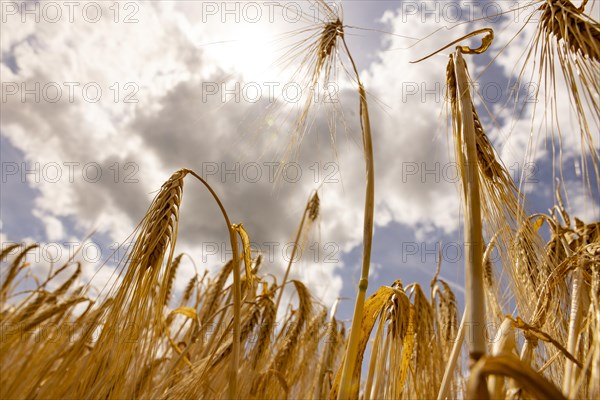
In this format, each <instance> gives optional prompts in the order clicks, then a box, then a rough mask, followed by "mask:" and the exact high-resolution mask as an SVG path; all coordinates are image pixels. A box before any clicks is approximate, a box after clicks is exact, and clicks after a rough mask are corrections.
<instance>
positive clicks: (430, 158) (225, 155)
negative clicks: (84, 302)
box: [0, 0, 600, 318]
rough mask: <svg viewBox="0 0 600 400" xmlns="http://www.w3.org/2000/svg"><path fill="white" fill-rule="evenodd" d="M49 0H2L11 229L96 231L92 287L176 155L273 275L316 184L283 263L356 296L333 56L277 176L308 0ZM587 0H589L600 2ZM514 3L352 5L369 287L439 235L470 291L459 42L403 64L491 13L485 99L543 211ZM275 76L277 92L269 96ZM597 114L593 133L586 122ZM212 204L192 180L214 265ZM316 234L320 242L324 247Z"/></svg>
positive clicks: (176, 163)
mask: <svg viewBox="0 0 600 400" xmlns="http://www.w3.org/2000/svg"><path fill="white" fill-rule="evenodd" d="M46 3H47V4H44V2H42V3H40V4H39V5H38V6H35V4H34V3H28V7H30V9H29V10H32V11H31V12H30V13H24V12H23V11H24V10H22V9H20V8H17V9H14V8H11V7H12V6H10V7H9V6H7V5H6V4H5V3H3V9H2V12H3V16H2V18H3V24H2V39H1V42H0V45H1V57H2V62H1V64H0V73H1V80H2V85H3V86H2V91H3V98H2V116H1V124H0V133H1V139H0V157H1V162H2V190H1V193H0V202H1V206H0V220H1V221H2V233H1V240H2V242H3V246H4V245H5V244H6V243H10V242H15V241H22V240H25V241H33V242H39V243H40V244H42V247H43V248H45V249H46V250H48V251H51V250H55V249H56V248H60V249H62V251H63V252H65V253H64V254H67V252H66V250H67V249H68V248H69V246H72V244H73V243H84V240H85V239H86V238H87V237H88V235H90V234H92V233H94V234H93V236H92V237H91V238H90V239H88V243H92V244H89V245H88V246H87V250H88V253H87V259H88V261H90V262H89V265H90V267H89V269H87V270H86V269H84V272H85V273H84V275H83V278H82V279H90V278H91V277H92V276H94V274H95V271H96V268H98V267H99V266H100V265H102V264H104V262H105V261H107V260H108V262H107V263H106V266H104V267H103V268H102V270H103V271H104V272H103V273H100V274H98V275H95V277H94V279H95V280H96V281H95V282H97V286H99V287H102V285H103V284H104V283H105V280H106V279H108V276H110V269H111V268H112V267H111V265H112V264H114V263H113V261H114V259H115V257H114V256H113V255H112V254H111V253H112V251H113V250H114V249H115V248H116V244H123V243H127V241H128V239H127V238H128V235H129V234H130V233H131V231H132V230H133V229H134V228H135V226H136V225H137V223H138V222H139V220H140V219H141V218H142V217H143V215H144V212H145V210H146V209H147V207H148V206H149V204H150V201H151V199H152V196H153V194H154V193H156V190H157V189H158V188H159V187H160V185H161V183H162V182H164V181H165V180H166V179H167V178H168V176H169V175H170V174H171V173H172V172H174V171H175V170H177V169H179V168H183V167H186V168H191V169H193V170H195V171H197V172H199V173H202V174H203V175H204V176H205V177H206V178H207V180H208V181H209V183H211V184H212V185H213V186H214V189H215V190H216V191H217V192H218V193H219V194H220V196H221V197H222V200H223V202H224V204H225V206H226V208H227V209H228V210H229V213H230V216H231V217H232V219H233V220H234V221H235V222H243V223H244V226H245V227H246V229H247V231H248V232H249V234H250V236H251V238H252V240H253V242H255V244H256V247H257V248H260V249H261V250H262V251H263V253H267V254H268V255H269V256H270V255H272V256H273V257H269V258H268V259H269V261H268V262H266V263H265V271H266V272H272V273H275V274H278V276H281V274H282V271H283V269H284V268H285V266H286V258H285V252H286V250H287V249H289V246H288V245H289V243H290V242H291V241H292V240H293V237H294V236H295V230H296V227H297V224H298V223H299V220H300V217H301V212H302V210H303V208H304V204H305V202H306V199H307V198H308V196H309V194H310V193H311V191H312V190H314V189H316V188H317V187H320V192H319V193H320V196H321V199H322V209H321V217H320V220H319V223H318V224H317V225H316V226H315V227H313V229H312V232H311V235H310V237H309V239H308V243H307V247H308V248H309V250H305V252H304V254H305V257H304V258H302V259H301V260H300V262H298V263H296V264H295V265H294V267H293V273H292V276H293V277H296V278H301V279H303V280H305V281H306V282H308V284H309V286H310V287H311V289H313V292H314V293H315V295H316V296H317V298H319V299H320V300H321V301H323V302H324V303H327V304H331V302H332V301H333V300H334V299H335V298H336V297H338V296H345V297H352V298H353V297H354V293H355V286H356V285H355V283H356V281H357V279H358V275H359V265H360V257H361V253H362V248H361V235H362V202H363V197H364V193H363V191H364V188H363V185H364V183H363V182H364V163H363V161H362V155H361V150H360V145H359V144H360V136H359V135H360V131H359V129H360V128H359V125H358V116H357V105H358V99H357V97H356V94H355V89H354V88H353V86H352V82H350V81H349V80H348V78H347V76H346V74H345V73H344V71H343V69H340V70H339V73H338V75H339V76H338V80H337V81H336V82H335V83H336V86H335V91H334V92H335V94H336V95H337V96H339V97H336V100H339V102H337V103H335V105H333V106H332V104H327V103H326V102H321V103H318V104H316V105H314V106H313V107H312V112H313V113H312V114H311V117H310V122H311V127H312V129H311V130H310V131H309V132H308V133H307V134H306V136H305V138H304V140H303V142H302V145H301V146H300V149H299V151H298V156H297V158H294V159H289V160H286V164H283V165H285V166H286V167H287V168H286V172H287V175H284V177H283V179H282V182H280V183H279V184H278V185H275V184H274V182H273V179H271V175H270V174H271V172H272V171H273V165H274V164H273V163H275V162H278V161H280V160H281V154H282V151H283V150H284V149H285V147H286V145H287V143H289V141H290V135H289V132H290V131H292V130H293V129H292V128H291V124H292V123H293V121H294V118H295V116H296V115H297V111H298V107H299V105H300V104H302V103H299V102H298V103H296V102H293V101H291V100H290V99H289V98H290V97H293V95H290V93H289V92H288V93H287V97H286V93H285V92H284V91H283V90H282V88H284V87H286V85H288V86H289V87H292V89H293V88H294V87H300V88H303V86H302V85H303V84H304V83H305V82H306V81H305V80H302V79H298V76H293V75H292V74H291V72H293V68H291V69H290V68H285V64H284V63H281V62H278V60H281V59H282V57H284V56H285V48H286V46H288V45H289V44H290V43H293V42H294V41H296V40H298V38H300V37H301V36H298V34H297V35H296V36H292V37H291V39H289V38H287V37H286V36H284V34H285V33H286V32H291V31H298V30H299V29H302V28H304V27H307V26H311V23H312V22H314V21H311V18H312V16H313V15H314V10H315V9H314V8H311V5H310V3H308V2H306V1H298V2H281V3H280V4H278V5H277V6H275V8H273V9H271V8H270V7H271V6H268V5H267V3H266V2H256V3H252V4H254V6H252V7H254V8H248V6H247V4H248V3H236V2H229V3H228V4H229V6H228V7H231V8H229V9H228V10H229V12H228V13H227V12H225V11H226V10H224V9H223V4H224V3H222V2H208V1H204V2H201V1H185V2H166V1H163V2H153V3H150V2H139V3H138V2H128V1H123V2H120V3H115V4H116V6H115V5H114V4H113V3H112V2H111V3H108V2H106V3H105V2H90V3H89V4H90V5H89V7H87V8H85V10H86V11H85V12H87V14H86V13H84V12H83V9H84V7H83V6H81V9H75V10H72V12H73V13H72V15H71V17H72V21H71V20H69V14H68V12H69V9H68V7H67V6H66V5H65V4H63V3H61V2H53V5H52V6H48V4H49V3H48V2H46ZM436 4H437V5H436ZM111 5H113V8H110V6H111ZM17 6H18V7H21V6H19V5H18V4H17ZM594 6H595V7H596V9H595V10H593V9H592V10H591V12H592V15H593V14H594V12H595V13H597V12H598V7H597V5H594V3H593V2H592V4H591V5H590V7H594ZM7 7H8V8H7ZM36 7H38V8H36ZM52 7H54V8H52ZM236 7H237V8H236ZM509 8H510V5H509V4H508V2H489V1H481V2H476V4H474V3H473V2H439V3H438V2H432V1H428V2H408V1H405V2H400V1H366V0H355V1H347V2H343V10H344V11H343V16H344V23H345V24H347V25H349V27H347V28H346V40H347V42H348V46H349V47H350V51H351V52H352V54H353V56H354V57H355V58H356V60H357V64H358V67H359V70H360V73H361V78H362V80H363V81H364V83H365V86H366V88H367V91H368V93H369V100H370V109H371V113H372V124H373V140H374V146H375V162H376V215H375V219H376V220H375V223H376V227H375V236H374V248H373V257H372V264H373V267H372V276H371V281H370V287H369V292H372V291H374V290H375V289H376V288H377V287H378V286H380V285H386V284H387V285H389V284H391V283H392V282H393V281H394V280H396V279H401V280H402V281H403V282H404V283H405V284H407V283H411V282H420V283H421V284H422V285H424V287H425V288H427V287H428V285H429V281H430V280H431V278H432V276H433V274H434V272H435V267H436V259H435V253H436V250H437V246H440V244H439V243H441V246H442V250H443V255H444V257H443V263H442V272H441V275H442V276H443V277H444V278H445V279H446V280H447V281H449V282H451V283H452V284H453V288H454V289H455V291H456V293H457V295H458V297H459V298H460V297H461V290H462V289H461V288H462V285H463V274H462V268H463V267H462V261H463V260H462V258H461V257H460V254H458V256H456V253H455V252H454V251H455V250H456V251H460V240H461V239H460V238H461V236H460V225H461V218H462V214H461V212H460V198H459V196H458V193H459V191H458V186H457V183H456V181H455V180H454V179H453V178H452V177H453V175H452V171H453V169H452V168H453V166H452V157H453V156H452V147H451V145H452V143H451V141H450V134H449V132H448V128H447V123H446V119H445V114H444V113H445V108H444V98H443V86H444V80H445V64H446V62H447V55H448V54H449V51H450V50H446V51H444V52H442V53H441V54H440V55H437V56H434V57H432V58H431V59H429V60H427V61H424V62H422V63H420V64H416V65H413V64H409V61H411V60H415V59H418V58H420V57H422V56H424V55H426V54H428V53H429V52H431V51H433V50H436V49H437V48H439V47H441V46H443V45H445V44H447V43H449V42H451V41H452V40H454V39H456V38H458V37H460V36H462V35H464V34H465V33H467V32H470V31H472V30H475V29H479V28H482V27H487V26H490V27H493V28H494V29H495V30H496V40H495V42H494V45H493V46H492V48H491V49H490V50H489V52H488V53H486V54H484V55H481V56H470V57H468V58H467V62H469V67H470V71H471V75H472V77H473V78H474V79H476V80H477V82H478V85H479V88H480V91H479V93H480V94H481V96H482V97H483V99H484V100H485V102H486V105H487V107H488V109H489V110H490V113H488V112H487V111H486V109H485V108H484V107H482V106H481V103H480V101H479V100H477V102H478V110H479V113H480V116H481V119H482V122H483V124H484V126H485V127H486V130H487V134H488V136H489V137H490V139H491V141H492V143H493V144H494V146H495V149H496V151H497V153H498V154H499V155H500V157H501V159H502V160H503V161H504V163H505V165H506V166H507V167H508V168H509V172H510V173H511V174H512V175H513V176H515V177H516V178H519V176H520V173H521V172H523V171H524V174H525V175H526V177H527V185H526V187H525V188H526V193H527V196H528V207H529V210H530V211H531V212H546V211H547V210H548V208H550V207H551V206H552V204H553V190H554V189H553V173H552V168H553V165H552V164H553V163H552V140H553V137H554V138H555V132H552V131H550V132H548V133H544V132H543V131H542V132H541V133H540V132H538V131H537V127H539V126H540V116H539V112H538V114H537V115H533V104H534V103H531V102H529V100H532V99H531V94H532V92H531V89H532V88H535V86H534V85H535V84H536V82H535V80H530V79H525V81H524V82H522V86H521V87H520V89H519V90H518V93H519V99H520V100H519V102H518V104H519V107H516V109H514V108H513V107H512V106H511V105H512V104H513V103H512V102H511V101H509V100H510V96H509V93H510V88H511V87H513V85H514V82H515V80H516V78H517V75H518V74H519V72H520V68H521V66H522V65H521V64H520V63H522V58H521V56H522V55H523V53H524V52H526V51H527V50H528V49H529V46H530V43H529V40H530V38H531V33H532V29H533V28H534V27H535V26H534V25H533V24H530V25H531V26H528V29H525V31H524V32H523V33H522V34H521V35H519V36H518V37H517V38H516V39H514V40H512V42H511V44H510V46H508V47H507V48H506V49H505V50H503V49H504V47H505V46H506V45H507V43H508V42H510V41H511V39H512V38H513V36H514V35H515V34H516V32H517V31H518V30H519V29H520V28H521V27H522V26H523V24H524V23H525V15H526V14H522V15H517V14H515V13H511V14H508V15H506V16H504V17H500V18H496V17H492V15H493V14H494V12H495V10H499V9H502V10H503V11H507V10H508V9H509ZM97 9H100V10H101V12H100V14H97V13H96V14H95V13H94V12H96V11H97ZM298 9H300V10H303V13H304V14H303V17H304V18H303V19H302V20H300V21H295V17H294V13H293V12H292V13H291V14H289V13H288V14H283V13H282V11H283V10H287V11H288V12H289V10H292V11H294V10H298ZM459 9H460V10H461V15H460V17H461V18H460V20H461V21H463V20H468V19H477V18H481V17H488V18H484V19H482V20H479V21H474V22H470V23H466V24H461V25H459V26H457V27H455V28H453V29H448V28H449V27H451V26H453V23H454V22H455V21H457V20H459V18H458V17H459V16H458V15H456V12H457V10H459ZM56 10H60V16H58V14H56ZM257 10H260V12H261V15H262V17H261V18H257V14H256V11H257ZM530 11H531V10H530ZM269 12H272V15H270V14H269ZM36 13H38V15H36ZM271 17H272V18H271ZM36 18H37V19H39V22H38V21H36ZM353 27H354V28H353ZM355 27H360V28H362V29H358V28H355ZM415 38H419V39H422V40H421V41H417V40H415ZM477 40H478V39H473V40H472V43H476V41H477ZM502 50H503V51H502ZM500 51H502V56H501V57H498V58H497V59H494V60H493V57H494V56H495V55H497V54H498V53H499V52H500ZM492 60H493V62H491V61H492ZM295 62H296V63H297V62H298V60H296V61H295ZM490 62H491V64H490ZM294 65H297V64H293V63H292V67H293V66H294ZM344 65H346V67H347V66H348V64H347V61H345V64H344ZM488 65H489V66H488ZM524 76H525V77H526V78H527V77H530V75H527V74H525V75H524ZM534 77H535V75H534ZM290 83H293V84H294V85H290ZM23 85H25V86H23ZM36 85H39V86H36ZM38 87H39V89H38ZM271 88H273V91H274V92H273V93H274V96H275V98H276V99H277V101H271V100H272V99H271V98H270V96H269V95H270V94H271V92H269V90H271ZM24 89H27V90H29V92H23V90H24ZM318 91H322V92H319V95H320V98H321V99H324V98H325V97H326V95H327V94H328V93H326V92H325V91H324V88H323V87H321V88H318ZM27 93H29V94H27ZM59 93H60V95H61V96H60V99H57V98H58V94H59ZM257 94H259V96H257ZM36 96H37V97H39V98H36ZM533 100H535V99H533ZM557 102H558V103H560V106H559V107H560V109H559V111H560V117H559V118H560V119H561V128H562V129H563V132H567V134H566V135H565V134H564V133H563V140H562V145H563V158H562V161H560V162H558V164H557V165H559V166H562V168H563V171H564V177H565V180H566V182H567V184H566V191H565V193H564V194H565V197H566V200H567V206H568V209H569V211H570V212H571V213H572V214H573V215H578V216H581V218H583V219H584V220H585V221H587V222H591V220H592V219H594V220H598V218H599V205H598V198H599V197H600V196H599V195H598V188H597V187H595V186H594V184H592V188H591V192H592V193H589V192H586V190H585V188H584V186H583V185H582V184H581V176H580V174H579V175H578V168H580V167H578V165H580V164H581V163H580V162H579V161H578V160H579V154H580V153H579V151H580V143H579V137H578V135H576V134H572V133H571V131H572V128H573V126H574V125H573V122H572V121H573V118H572V112H571V111H570V110H569V106H568V97H567V92H566V91H565V90H564V88H561V87H560V86H559V88H558V91H557ZM542 105H543V100H541V103H538V107H541V108H543V107H542ZM520 106H522V110H521V109H520ZM490 114H491V115H493V116H494V118H492V117H491V116H490ZM288 116H289V117H288ZM332 119H334V120H335V121H336V122H337V123H336V127H337V130H336V136H335V146H332V144H331V139H330V127H329V125H328V123H329V122H330V121H331V120H332ZM532 121H533V122H532ZM532 126H534V127H536V128H535V129H533V132H534V135H533V136H532V137H533V141H532V142H531V143H530V144H529V145H528V143H529V140H530V132H532V128H531V127H532ZM593 128H594V129H595V130H596V137H595V138H596V139H598V135H597V132H598V126H597V124H596V125H595V127H594V126H593ZM554 140H555V143H557V142H556V138H555V139H554ZM528 146H530V147H529V149H528ZM597 149H598V142H596V150H597ZM36 168H37V170H36ZM25 170H33V172H30V173H26V171H25ZM36 171H37V172H36ZM217 212H218V210H217V208H216V206H215V205H214V204H213V203H212V202H211V199H210V197H209V196H208V194H207V193H205V192H204V191H203V189H202V188H201V187H200V185H198V184H197V183H196V182H193V181H189V182H188V181H186V186H185V189H184V200H183V205H182V222H181V226H180V232H179V239H178V246H179V247H178V249H179V250H180V251H184V252H187V253H189V254H190V255H191V256H192V258H194V260H195V263H196V268H197V269H199V270H202V269H204V268H208V269H210V270H213V271H214V270H215V269H216V268H217V267H218V265H219V264H220V263H221V262H223V260H225V259H226V256H227V254H228V253H227V245H225V244H224V243H225V242H226V232H225V231H224V228H223V226H222V221H221V219H220V216H219V215H218V214H217ZM311 246H312V247H311ZM310 249H312V253H311V250H310ZM94 251H96V253H98V252H99V253H98V254H96V253H95V252H94ZM315 251H316V252H317V253H318V254H319V255H320V256H321V257H319V258H318V259H317V260H316V261H317V262H315V259H314V257H313V256H314V255H315ZM270 252H271V253H270ZM324 257H325V258H326V259H325V260H324V259H323V258H324ZM39 258H40V263H39V265H38V266H37V267H36V271H37V272H40V273H43V272H44V270H45V269H46V268H48V264H49V263H48V261H49V260H51V259H52V257H51V256H49V255H44V254H42V253H40V257H39ZM193 270H194V269H193V266H192V265H191V263H190V264H189V265H188V268H187V269H185V268H184V269H183V270H182V273H181V277H180V278H179V279H178V281H177V282H178V287H180V288H181V287H183V286H184V285H185V283H186V282H187V279H189V277H190V276H191V275H192V274H193ZM103 279H104V281H103ZM426 291H427V289H426ZM352 304H353V300H350V301H345V302H343V303H342V306H341V308H340V310H339V313H340V316H341V317H342V318H349V316H350V310H351V308H352ZM507 311H510V310H507Z"/></svg>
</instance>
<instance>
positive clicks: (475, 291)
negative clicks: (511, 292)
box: [453, 49, 486, 361]
mask: <svg viewBox="0 0 600 400" xmlns="http://www.w3.org/2000/svg"><path fill="white" fill-rule="evenodd" d="M453 63H454V71H455V74H456V92H457V98H458V104H457V107H456V114H455V116H454V117H455V119H457V121H458V124H459V126H460V130H459V131H458V136H457V137H456V138H455V140H456V153H457V155H458V157H459V158H458V160H459V164H460V166H461V167H460V169H461V172H462V182H463V194H464V205H465V221H464V222H465V275H466V294H465V301H466V303H467V304H469V317H468V319H467V322H466V323H467V326H469V327H470V328H471V329H473V331H472V332H471V333H472V338H473V341H472V343H471V344H470V346H471V348H470V357H471V360H472V361H477V360H478V359H479V358H480V357H481V356H483V355H484V354H485V348H486V345H485V333H484V326H485V293H484V290H483V288H484V283H483V267H482V262H483V234H482V225H481V201H480V197H479V170H478V168H477V142H476V133H475V124H474V117H473V106H472V104H473V103H472V100H471V95H470V87H469V82H468V78H467V72H466V68H467V66H466V63H465V61H464V59H463V57H462V51H461V50H460V49H458V50H457V51H456V52H455V53H454V58H453Z"/></svg>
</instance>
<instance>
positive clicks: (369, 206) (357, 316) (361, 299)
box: [338, 39, 375, 400]
mask: <svg viewBox="0 0 600 400" xmlns="http://www.w3.org/2000/svg"><path fill="white" fill-rule="evenodd" d="M343 43H344V46H345V48H346V52H347V53H348V57H349V58H350V61H351V62H352V67H353V68H354V73H355V74H356V79H357V81H358V94H359V96H360V116H361V128H362V133H363V147H364V149H363V150H364V157H365V164H366V176H367V185H366V190H365V212H364V222H363V258H362V271H361V278H360V281H359V283H358V293H357V295H356V303H355V305H354V315H353V316H352V326H351V328H350V339H349V341H348V347H347V348H346V355H345V357H344V365H343V366H342V379H341V383H340V391H339V394H338V400H341V399H348V398H350V394H351V393H352V386H353V385H354V384H358V383H357V382H353V378H354V370H355V365H356V356H357V352H358V343H359V339H360V333H361V323H362V318H363V307H364V304H365V296H366V293H367V287H368V285H369V280H368V278H369V267H370V263H371V245H372V242H373V209H374V206H375V171H374V161H373V143H372V142H371V122H370V120H369V109H368V106H367V95H366V93H365V88H364V86H363V85H362V82H361V81H360V77H359V75H358V70H357V69H356V65H355V64H354V60H353V59H352V56H350V51H349V50H348V46H347V44H346V40H345V39H344V40H343Z"/></svg>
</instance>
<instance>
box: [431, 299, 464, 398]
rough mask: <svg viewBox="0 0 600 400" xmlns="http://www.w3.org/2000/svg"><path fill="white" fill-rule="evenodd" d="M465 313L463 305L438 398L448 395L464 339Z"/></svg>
mask: <svg viewBox="0 0 600 400" xmlns="http://www.w3.org/2000/svg"><path fill="white" fill-rule="evenodd" d="M467 315H468V310H467V307H465V311H464V312H463V316H462V319H461V320H460V326H459V327H458V335H457V337H456V339H455V341H454V345H453V346H452V352H451V353H450V359H449V360H448V363H447V364H446V370H445V371H444V377H443V378H442V384H441V385H440V390H439V391H438V397H437V399H438V400H444V399H445V398H446V397H447V396H448V390H449V389H450V384H451V383H452V380H453V379H452V378H453V377H454V370H455V369H456V361H457V360H458V356H459V355H460V352H461V349H462V345H463V342H464V340H465V322H466V319H467Z"/></svg>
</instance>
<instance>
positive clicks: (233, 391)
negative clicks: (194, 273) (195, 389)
mask: <svg viewBox="0 0 600 400" xmlns="http://www.w3.org/2000/svg"><path fill="white" fill-rule="evenodd" d="M189 173H190V174H192V175H193V176H194V177H195V178H196V179H198V180H199V181H200V182H202V184H203V185H204V186H206V188H207V189H208V191H209V192H210V194H211V195H212V196H213V198H214V199H215V201H216V202H217V205H218V206H219V208H220V209H221V213H222V214H223V218H225V223H226V224H227V230H228V231H229V240H230V242H231V248H232V251H233V346H232V355H231V366H230V369H229V394H228V398H229V399H237V398H238V376H237V375H238V366H239V365H240V313H241V307H242V295H241V282H240V259H239V254H238V242H237V235H236V231H235V229H234V227H233V225H232V224H231V221H230V220H229V216H228V215H227V211H225V207H223V204H222V203H221V200H220V199H219V196H217V193H216V192H215V191H214V190H213V189H212V188H211V187H210V185H209V184H208V182H206V181H205V180H204V179H203V178H202V177H201V176H200V175H198V174H196V173H195V172H194V171H191V170H190V171H189Z"/></svg>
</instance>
